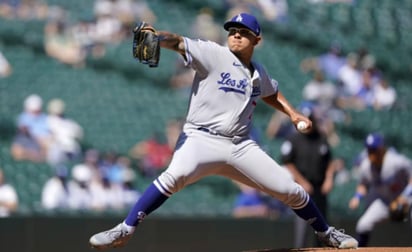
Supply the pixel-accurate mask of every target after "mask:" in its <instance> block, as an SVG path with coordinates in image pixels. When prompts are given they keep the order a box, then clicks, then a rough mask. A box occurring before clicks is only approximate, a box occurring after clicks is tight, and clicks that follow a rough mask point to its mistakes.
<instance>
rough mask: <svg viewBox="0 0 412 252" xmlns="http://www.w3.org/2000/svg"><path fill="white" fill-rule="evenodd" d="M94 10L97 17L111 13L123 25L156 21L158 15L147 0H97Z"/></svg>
mask: <svg viewBox="0 0 412 252" xmlns="http://www.w3.org/2000/svg"><path fill="white" fill-rule="evenodd" d="M93 12H94V15H95V17H100V16H103V15H107V14H108V15H110V16H112V17H113V18H115V19H117V20H118V21H119V22H120V23H121V24H122V26H124V27H129V26H131V25H134V24H135V23H136V22H140V21H145V22H148V23H149V24H152V25H153V24H154V23H155V22H156V15H155V13H154V12H153V10H152V9H151V8H150V6H149V4H148V3H147V2H146V1H145V0H95V1H94V7H93Z"/></svg>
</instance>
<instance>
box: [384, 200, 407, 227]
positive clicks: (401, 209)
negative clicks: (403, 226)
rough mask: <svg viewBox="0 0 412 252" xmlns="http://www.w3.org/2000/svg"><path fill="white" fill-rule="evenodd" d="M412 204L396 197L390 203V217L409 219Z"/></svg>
mask: <svg viewBox="0 0 412 252" xmlns="http://www.w3.org/2000/svg"><path fill="white" fill-rule="evenodd" d="M409 211H410V205H409V204H408V203H407V202H405V201H402V200H399V199H395V200H394V201H392V202H391V204H390V205H389V217H390V219H391V220H392V221H395V222H402V221H407V220H408V217H409Z"/></svg>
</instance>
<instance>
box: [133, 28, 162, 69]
mask: <svg viewBox="0 0 412 252" xmlns="http://www.w3.org/2000/svg"><path fill="white" fill-rule="evenodd" d="M133 57H134V58H135V59H137V60H139V61H140V62H141V63H143V64H148V65H149V67H157V65H158V64H159V60H160V43H159V36H158V35H157V34H156V30H155V29H154V28H153V27H151V26H150V25H149V24H147V23H145V22H141V23H140V24H138V25H137V26H136V27H135V28H134V29H133Z"/></svg>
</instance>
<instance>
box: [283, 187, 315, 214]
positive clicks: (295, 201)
mask: <svg viewBox="0 0 412 252" xmlns="http://www.w3.org/2000/svg"><path fill="white" fill-rule="evenodd" d="M309 199H310V197H309V194H308V193H307V192H306V191H305V190H304V189H303V187H302V186H300V185H299V184H296V186H295V187H294V188H293V189H292V190H290V191H289V193H288V194H286V195H285V197H284V199H283V200H282V199H281V201H282V202H283V203H284V204H286V205H287V206H289V207H290V208H292V209H300V208H303V207H305V206H306V205H307V204H308V202H309Z"/></svg>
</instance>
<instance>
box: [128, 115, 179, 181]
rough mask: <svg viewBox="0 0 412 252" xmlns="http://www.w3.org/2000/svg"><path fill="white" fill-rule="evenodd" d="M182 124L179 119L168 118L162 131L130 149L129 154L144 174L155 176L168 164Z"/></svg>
mask: <svg viewBox="0 0 412 252" xmlns="http://www.w3.org/2000/svg"><path fill="white" fill-rule="evenodd" d="M182 125H183V122H182V121H181V120H180V119H172V120H169V121H168V122H167V125H166V128H165V130H164V132H163V133H160V132H155V133H154V135H153V136H152V137H151V138H149V139H147V140H143V141H141V142H139V143H137V144H136V145H135V146H133V147H132V148H131V149H130V151H129V155H130V156H131V157H132V158H133V159H135V160H137V161H138V168H139V170H140V172H141V173H142V174H143V175H144V176H147V177H155V176H156V175H158V174H159V173H160V172H161V171H162V170H163V169H164V168H166V167H167V166H168V164H169V162H170V158H171V157H172V154H173V151H174V148H175V145H176V142H177V139H178V137H179V135H180V133H181V131H182Z"/></svg>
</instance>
